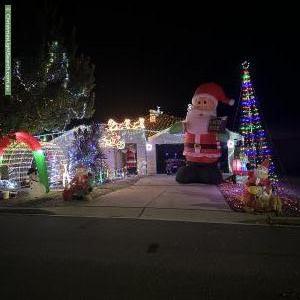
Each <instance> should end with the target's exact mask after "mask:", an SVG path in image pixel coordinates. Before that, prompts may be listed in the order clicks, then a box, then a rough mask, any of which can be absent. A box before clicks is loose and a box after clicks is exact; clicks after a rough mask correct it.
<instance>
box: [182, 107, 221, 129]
mask: <svg viewBox="0 0 300 300" xmlns="http://www.w3.org/2000/svg"><path fill="white" fill-rule="evenodd" d="M214 116H216V112H215V111H202V110H198V109H195V108H192V109H191V110H190V111H189V112H188V113H187V115H186V130H187V131H188V132H189V133H193V134H205V133H208V125H209V121H210V119H211V118H212V117H214Z"/></svg>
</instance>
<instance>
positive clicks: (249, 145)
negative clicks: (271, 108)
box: [239, 61, 277, 183]
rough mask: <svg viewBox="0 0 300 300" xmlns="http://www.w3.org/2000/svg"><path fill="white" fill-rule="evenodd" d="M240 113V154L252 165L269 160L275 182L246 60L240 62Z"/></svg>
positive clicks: (270, 173)
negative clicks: (241, 139) (241, 141)
mask: <svg viewBox="0 0 300 300" xmlns="http://www.w3.org/2000/svg"><path fill="white" fill-rule="evenodd" d="M240 114H241V115H240V128H239V131H240V133H241V134H242V136H243V138H244V140H243V144H242V146H241V152H242V154H244V155H245V156H246V157H247V158H248V160H249V163H250V164H252V165H253V166H254V167H257V166H258V165H259V164H261V163H262V162H263V161H264V160H265V159H268V160H269V161H270V167H269V177H270V180H271V181H272V182H273V183H275V182H277V175H276V173H275V166H274V162H273V160H272V153H271V149H270V146H269V143H268V139H267V135H266V131H265V130H264V128H263V126H262V120H261V115H260V112H259V109H258V107H257V99H256V97H255V93H254V88H253V86H252V82H251V77H250V73H249V62H247V61H245V62H243V63H242V87H241V102H240Z"/></svg>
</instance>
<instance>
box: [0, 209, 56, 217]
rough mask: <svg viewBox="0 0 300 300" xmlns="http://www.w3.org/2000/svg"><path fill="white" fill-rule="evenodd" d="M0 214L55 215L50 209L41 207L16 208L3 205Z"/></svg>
mask: <svg viewBox="0 0 300 300" xmlns="http://www.w3.org/2000/svg"><path fill="white" fill-rule="evenodd" d="M0 214H28V215H33V214H37V215H41V214H42V215H54V213H53V212H52V211H50V210H46V209H40V208H19V207H17V208H15V207H5V208H4V207H1V208H0Z"/></svg>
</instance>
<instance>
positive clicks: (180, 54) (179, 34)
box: [12, 0, 300, 168]
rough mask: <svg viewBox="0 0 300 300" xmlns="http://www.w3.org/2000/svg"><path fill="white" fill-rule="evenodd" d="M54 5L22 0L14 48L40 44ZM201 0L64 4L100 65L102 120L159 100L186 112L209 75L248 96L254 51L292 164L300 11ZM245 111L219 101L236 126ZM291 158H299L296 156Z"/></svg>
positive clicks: (277, 138) (256, 74) (63, 12)
mask: <svg viewBox="0 0 300 300" xmlns="http://www.w3.org/2000/svg"><path fill="white" fill-rule="evenodd" d="M48 2H49V3H50V1H48ZM44 3H45V2H44V1H26V2H25V1H13V2H12V4H13V14H14V15H13V19H14V21H13V26H14V27H13V43H14V44H13V50H14V53H13V54H14V55H16V56H18V55H21V54H23V53H26V52H27V53H28V52H29V53H30V52H32V51H34V49H35V48H36V45H37V43H38V41H39V35H40V33H41V30H42V29H41V27H42V26H41V22H46V23H47V24H48V23H49V21H48V20H46V19H47V18H46V16H44V12H43V8H42V7H43V5H44ZM51 3H54V1H51ZM199 3H200V5H197V6H196V5H192V4H191V3H190V4H189V3H183V2H179V3H178V4H174V3H172V4H168V5H167V4H165V5H163V4H159V5H158V4H155V3H154V2H145V3H140V4H138V5H137V4H132V3H128V2H126V3H124V2H123V4H119V3H108V2H105V3H102V2H101V3H100V2H99V4H97V5H96V4H95V3H94V2H93V1H88V0H87V1H79V2H76V3H75V1H74V3H68V2H64V3H59V2H57V15H58V16H61V17H62V18H63V35H64V36H65V37H68V36H69V35H70V33H71V30H72V28H73V26H76V29H77V34H76V40H77V44H78V46H79V53H84V54H86V55H88V56H90V57H91V60H92V62H93V63H94V64H95V65H96V84H97V86H96V112H95V116H94V119H95V120H97V121H106V120H107V119H108V118H110V117H114V118H124V117H136V116H140V115H145V114H147V112H148V110H149V109H150V108H155V107H156V106H157V105H159V106H161V109H162V110H163V111H164V112H166V113H170V114H174V115H178V116H182V117H184V115H185V112H186V108H187V104H188V103H190V101H191V98H192V95H193V93H194V90H195V89H196V87H197V85H199V84H200V83H203V82H207V81H215V82H218V83H220V84H221V85H222V86H223V87H224V89H225V90H226V92H227V94H228V95H229V96H230V97H232V98H235V99H236V100H237V101H236V102H238V99H239V93H240V85H241V70H240V64H241V62H242V61H243V60H244V59H250V61H251V64H252V69H251V74H252V78H253V83H254V86H255V89H256V94H257V98H258V100H259V103H260V105H261V109H262V112H263V115H264V121H265V126H266V127H267V129H268V130H269V132H270V134H271V136H272V137H273V139H274V142H275V144H276V147H275V148H276V149H277V150H278V151H279V152H280V153H279V154H280V156H281V157H283V160H284V163H285V164H286V165H291V166H292V165H293V167H295V165H297V164H298V165H299V166H300V161H299V158H297V152H298V147H299V146H300V139H299V138H300V135H299V133H298V132H299V129H300V122H299V121H298V101H299V95H298V81H299V79H298V77H299V75H298V69H299V53H300V51H299V50H300V49H299V48H300V47H299V43H298V40H299V29H298V27H299V26H298V25H297V15H296V14H297V9H296V8H294V7H291V6H288V5H287V4H286V3H280V4H278V6H276V4H275V3H274V2H273V3H272V6H270V5H265V7H263V5H262V4H260V5H255V3H253V2H241V4H238V5H233V4H232V5H230V4H229V3H228V2H226V4H225V5H223V6H221V5H220V4H218V3H216V2H214V3H212V5H211V6H209V5H203V4H202V3H201V2H199ZM45 20H46V21H45ZM48 25H49V24H48ZM49 26H50V25H49ZM236 109H237V105H235V106H234V107H233V108H229V107H226V106H224V105H221V106H220V107H219V113H220V114H221V115H225V114H226V115H228V116H229V128H231V129H232V128H233V129H236V126H237V125H238V124H237V122H236V123H234V122H233V121H234V119H235V118H234V117H235V115H236ZM236 121H237V120H236ZM287 156H289V157H293V159H294V160H293V161H292V162H287V161H286V160H287ZM288 168H290V167H288Z"/></svg>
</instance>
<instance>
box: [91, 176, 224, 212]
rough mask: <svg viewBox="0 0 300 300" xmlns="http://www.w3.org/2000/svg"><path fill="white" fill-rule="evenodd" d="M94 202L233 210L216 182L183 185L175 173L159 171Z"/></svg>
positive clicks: (95, 203) (105, 204)
mask: <svg viewBox="0 0 300 300" xmlns="http://www.w3.org/2000/svg"><path fill="white" fill-rule="evenodd" d="M91 205H93V206H117V207H145V208H172V209H174V208H180V209H201V210H203V209H205V210H223V211H224V210H229V207H228V206H227V204H226V202H225V200H224V198H223V196H222V194H221V193H220V191H219V189H218V188H217V186H215V185H208V184H189V185H183V184H179V183H177V182H176V181H175V177H174V176H168V175H156V176H147V177H144V178H141V179H140V180H139V181H138V182H136V183H135V184H134V185H132V186H130V187H128V188H125V189H122V190H119V191H115V192H113V193H110V194H107V195H105V196H102V197H101V198H99V200H96V201H93V202H92V203H91Z"/></svg>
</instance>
